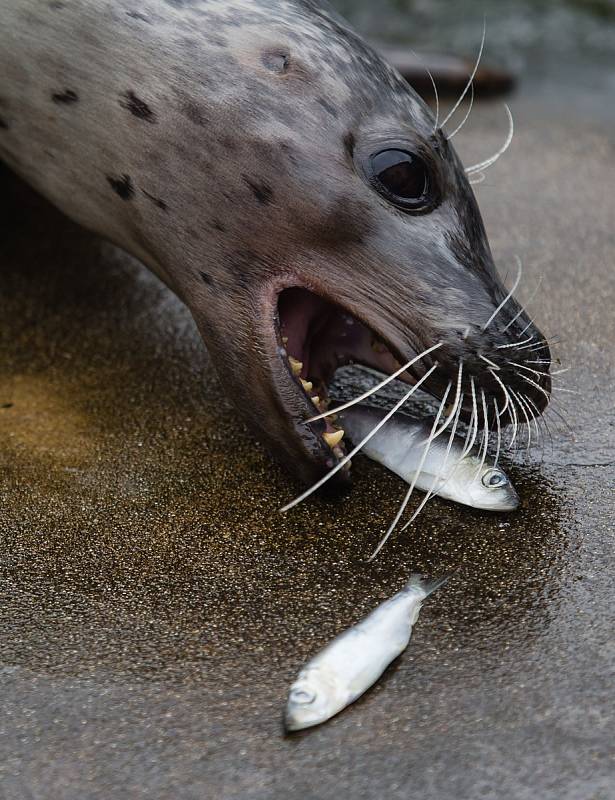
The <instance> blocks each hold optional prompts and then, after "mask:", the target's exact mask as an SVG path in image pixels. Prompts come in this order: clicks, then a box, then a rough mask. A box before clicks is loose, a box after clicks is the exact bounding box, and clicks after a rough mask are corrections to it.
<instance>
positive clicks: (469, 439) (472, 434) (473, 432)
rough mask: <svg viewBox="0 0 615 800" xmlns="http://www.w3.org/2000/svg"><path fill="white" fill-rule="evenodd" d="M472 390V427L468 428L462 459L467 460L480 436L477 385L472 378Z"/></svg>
mask: <svg viewBox="0 0 615 800" xmlns="http://www.w3.org/2000/svg"><path fill="white" fill-rule="evenodd" d="M470 388H471V389H472V416H471V417H470V426H469V428H468V433H467V436H466V441H465V445H464V448H463V453H462V454H461V456H460V458H465V457H466V456H467V455H468V453H469V452H470V451H471V450H472V448H473V447H474V443H475V442H476V437H477V436H478V425H479V421H478V404H477V402H476V384H475V383H474V378H470Z"/></svg>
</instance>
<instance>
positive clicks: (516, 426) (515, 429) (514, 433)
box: [507, 389, 519, 450]
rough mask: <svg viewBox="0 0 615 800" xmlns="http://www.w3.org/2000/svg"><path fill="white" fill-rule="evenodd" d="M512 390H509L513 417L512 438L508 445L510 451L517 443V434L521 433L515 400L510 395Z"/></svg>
mask: <svg viewBox="0 0 615 800" xmlns="http://www.w3.org/2000/svg"><path fill="white" fill-rule="evenodd" d="M510 391H511V390H510V389H509V390H508V393H509V396H510V413H511V417H512V429H513V430H512V436H511V438H510V442H509V443H508V448H507V449H508V450H512V446H513V444H514V443H515V440H516V438H517V433H518V432H519V418H518V416H517V409H516V408H515V400H514V397H513V396H512V394H510Z"/></svg>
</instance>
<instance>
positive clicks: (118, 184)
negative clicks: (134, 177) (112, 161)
mask: <svg viewBox="0 0 615 800" xmlns="http://www.w3.org/2000/svg"><path fill="white" fill-rule="evenodd" d="M107 180H108V181H109V186H110V187H111V188H112V189H113V191H114V192H115V193H116V194H118V195H119V196H120V197H121V198H122V200H132V198H133V197H134V194H135V189H134V186H133V185H132V181H131V180H130V176H129V175H120V177H119V178H114V177H113V176H112V175H107Z"/></svg>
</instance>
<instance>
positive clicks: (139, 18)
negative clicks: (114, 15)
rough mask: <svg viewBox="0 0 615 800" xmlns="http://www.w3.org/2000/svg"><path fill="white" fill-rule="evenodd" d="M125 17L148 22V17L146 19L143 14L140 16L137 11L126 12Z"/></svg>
mask: <svg viewBox="0 0 615 800" xmlns="http://www.w3.org/2000/svg"><path fill="white" fill-rule="evenodd" d="M126 16H128V17H132V19H138V20H141V22H150V20H149V17H146V16H145V14H141V13H140V12H139V11H127V12H126Z"/></svg>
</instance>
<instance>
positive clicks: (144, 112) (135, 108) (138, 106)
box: [120, 90, 156, 123]
mask: <svg viewBox="0 0 615 800" xmlns="http://www.w3.org/2000/svg"><path fill="white" fill-rule="evenodd" d="M120 105H121V106H122V108H125V109H127V110H128V111H130V113H131V114H133V115H134V116H135V117H138V119H143V120H145V122H152V123H154V122H156V115H155V114H154V112H153V111H152V109H151V108H150V107H149V106H148V105H147V103H146V102H145V101H144V100H141V98H140V97H137V95H136V94H135V93H134V92H133V91H132V90H129V91H128V92H124V94H123V95H122V96H121V97H120Z"/></svg>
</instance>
